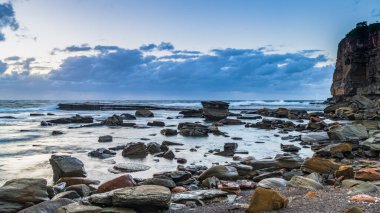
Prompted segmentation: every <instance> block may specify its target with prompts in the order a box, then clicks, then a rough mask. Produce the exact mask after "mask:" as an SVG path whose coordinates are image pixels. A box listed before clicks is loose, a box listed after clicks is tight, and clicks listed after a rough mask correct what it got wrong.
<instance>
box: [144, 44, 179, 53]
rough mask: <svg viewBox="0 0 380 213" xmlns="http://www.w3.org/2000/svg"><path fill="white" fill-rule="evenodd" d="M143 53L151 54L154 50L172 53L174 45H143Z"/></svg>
mask: <svg viewBox="0 0 380 213" xmlns="http://www.w3.org/2000/svg"><path fill="white" fill-rule="evenodd" d="M139 49H140V50H141V51H144V52H151V51H153V50H158V51H164V50H167V51H172V50H174V45H173V44H171V43H170V42H161V43H160V44H158V45H157V44H143V45H142V46H141V47H140V48H139Z"/></svg>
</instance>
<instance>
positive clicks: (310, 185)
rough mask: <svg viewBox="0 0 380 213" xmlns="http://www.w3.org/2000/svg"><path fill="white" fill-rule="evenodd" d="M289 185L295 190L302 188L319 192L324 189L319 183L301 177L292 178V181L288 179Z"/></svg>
mask: <svg viewBox="0 0 380 213" xmlns="http://www.w3.org/2000/svg"><path fill="white" fill-rule="evenodd" d="M289 184H290V185H291V186H293V187H296V188H303V189H309V190H319V189H323V188H324V187H323V185H322V184H320V183H319V182H317V181H315V180H313V179H310V178H306V177H302V176H294V177H292V179H290V181H289Z"/></svg>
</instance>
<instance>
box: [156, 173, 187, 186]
mask: <svg viewBox="0 0 380 213" xmlns="http://www.w3.org/2000/svg"><path fill="white" fill-rule="evenodd" d="M191 176H192V175H191V173H190V172H187V171H173V172H163V173H158V174H153V177H157V178H162V177H163V178H165V177H166V178H167V179H172V180H173V181H174V182H175V183H176V184H177V185H179V183H181V182H186V181H188V180H189V179H190V178H191Z"/></svg>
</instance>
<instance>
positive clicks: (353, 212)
mask: <svg viewBox="0 0 380 213" xmlns="http://www.w3.org/2000/svg"><path fill="white" fill-rule="evenodd" d="M344 213H364V211H363V210H362V209H361V208H360V207H358V206H353V207H351V208H349V209H347V210H346V211H345V212H344Z"/></svg>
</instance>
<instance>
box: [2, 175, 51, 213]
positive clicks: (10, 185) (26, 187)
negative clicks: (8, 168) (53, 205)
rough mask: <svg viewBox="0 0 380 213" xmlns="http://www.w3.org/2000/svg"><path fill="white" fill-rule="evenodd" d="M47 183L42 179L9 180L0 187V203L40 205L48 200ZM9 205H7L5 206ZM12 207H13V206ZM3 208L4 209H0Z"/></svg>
mask: <svg viewBox="0 0 380 213" xmlns="http://www.w3.org/2000/svg"><path fill="white" fill-rule="evenodd" d="M46 184H47V181H46V180H45V179H42V178H35V179H34V178H20V179H13V180H9V181H7V182H5V183H4V185H3V186H2V187H0V201H9V202H12V203H20V204H24V203H28V202H31V203H35V204H36V203H40V202H42V201H46V200H49V197H48V193H47V186H46ZM9 205H10V204H9V203H7V206H9ZM13 207H14V206H13ZM1 208H4V207H0V209H1Z"/></svg>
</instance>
